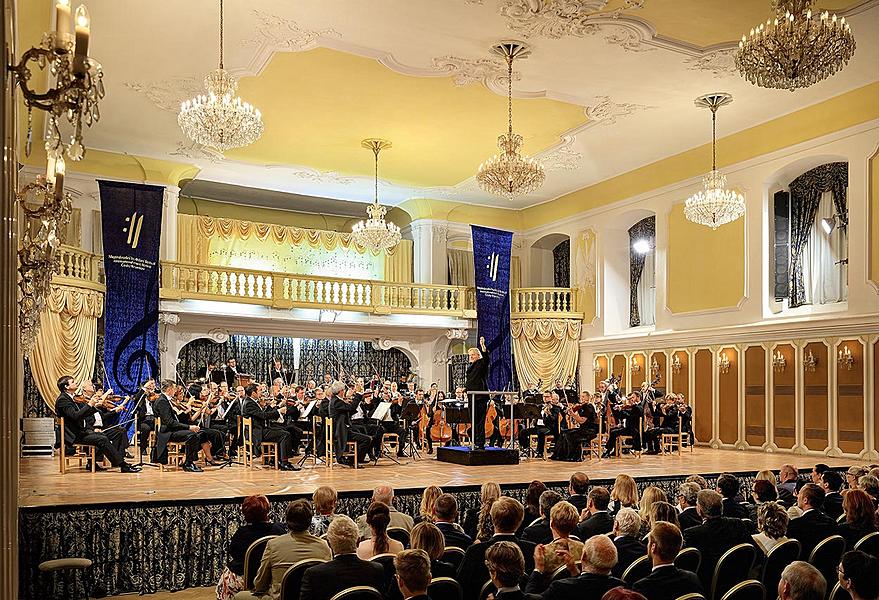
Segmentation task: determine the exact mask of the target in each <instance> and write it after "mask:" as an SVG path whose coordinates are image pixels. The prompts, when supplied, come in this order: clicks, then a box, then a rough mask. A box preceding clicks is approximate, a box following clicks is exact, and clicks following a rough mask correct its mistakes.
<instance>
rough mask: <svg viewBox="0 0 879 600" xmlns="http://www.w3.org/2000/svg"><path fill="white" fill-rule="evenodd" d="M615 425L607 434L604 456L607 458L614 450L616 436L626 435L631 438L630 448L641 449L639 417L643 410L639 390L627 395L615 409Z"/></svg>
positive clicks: (642, 414) (641, 415)
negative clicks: (617, 408)
mask: <svg viewBox="0 0 879 600" xmlns="http://www.w3.org/2000/svg"><path fill="white" fill-rule="evenodd" d="M614 416H616V418H617V423H618V424H617V426H616V427H614V428H612V429H611V430H610V431H609V432H608V434H607V446H605V450H604V457H605V458H607V457H609V456H611V455H613V454H614V453H615V452H616V444H617V438H618V437H620V436H621V435H628V436H631V438H632V449H633V450H635V451H640V450H641V417H643V416H644V411H643V409H642V408H641V392H639V391H634V392H632V393H630V394H629V395H628V397H627V398H626V400H625V401H624V402H623V405H622V406H621V407H620V408H619V410H617V411H615V415H614Z"/></svg>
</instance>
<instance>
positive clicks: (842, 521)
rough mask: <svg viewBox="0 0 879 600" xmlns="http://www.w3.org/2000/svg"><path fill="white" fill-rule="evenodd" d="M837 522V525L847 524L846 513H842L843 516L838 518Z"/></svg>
mask: <svg viewBox="0 0 879 600" xmlns="http://www.w3.org/2000/svg"><path fill="white" fill-rule="evenodd" d="M836 522H837V523H845V513H842V514H841V515H839V516H838V517H836Z"/></svg>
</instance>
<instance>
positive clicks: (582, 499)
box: [568, 471, 589, 513]
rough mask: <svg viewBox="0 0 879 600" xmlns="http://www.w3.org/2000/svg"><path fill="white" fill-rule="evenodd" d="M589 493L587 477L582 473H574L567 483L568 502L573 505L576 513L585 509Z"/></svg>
mask: <svg viewBox="0 0 879 600" xmlns="http://www.w3.org/2000/svg"><path fill="white" fill-rule="evenodd" d="M588 493H589V476H588V475H586V473H583V472H582V471H575V472H574V474H573V475H571V479H570V481H568V502H570V503H571V504H573V505H574V508H576V509H577V512H578V513H582V512H583V510H584V509H585V508H586V502H587V501H588V498H587V497H586V494H588Z"/></svg>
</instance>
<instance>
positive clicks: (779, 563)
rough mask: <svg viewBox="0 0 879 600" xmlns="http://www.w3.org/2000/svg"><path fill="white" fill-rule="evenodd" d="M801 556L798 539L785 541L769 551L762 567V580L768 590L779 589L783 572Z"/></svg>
mask: <svg viewBox="0 0 879 600" xmlns="http://www.w3.org/2000/svg"><path fill="white" fill-rule="evenodd" d="M799 556H800V543H799V542H798V541H797V540H787V541H784V542H782V543H780V544H778V545H777V546H775V547H774V548H773V549H772V550H770V551H769V554H767V555H766V558H765V559H764V560H763V568H761V569H760V581H762V582H763V585H764V586H765V587H766V589H767V590H777V589H778V582H779V581H781V572H782V571H784V568H785V567H786V566H788V565H789V564H791V563H792V562H794V561H795V560H797V559H798V558H799Z"/></svg>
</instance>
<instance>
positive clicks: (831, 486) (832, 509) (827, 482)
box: [818, 471, 842, 521]
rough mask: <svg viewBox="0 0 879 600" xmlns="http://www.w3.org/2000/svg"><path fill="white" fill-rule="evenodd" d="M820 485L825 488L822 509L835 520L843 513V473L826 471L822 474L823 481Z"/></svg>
mask: <svg viewBox="0 0 879 600" xmlns="http://www.w3.org/2000/svg"><path fill="white" fill-rule="evenodd" d="M818 485H820V486H821V488H822V489H823V490H824V503H823V504H822V505H821V510H822V511H824V514H825V515H827V516H828V517H830V518H831V519H833V520H834V521H835V520H836V519H838V518H839V517H840V516H841V515H842V494H841V493H840V491H841V490H842V475H840V474H839V473H837V472H836V471H824V474H823V475H821V483H819V484H818Z"/></svg>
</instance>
